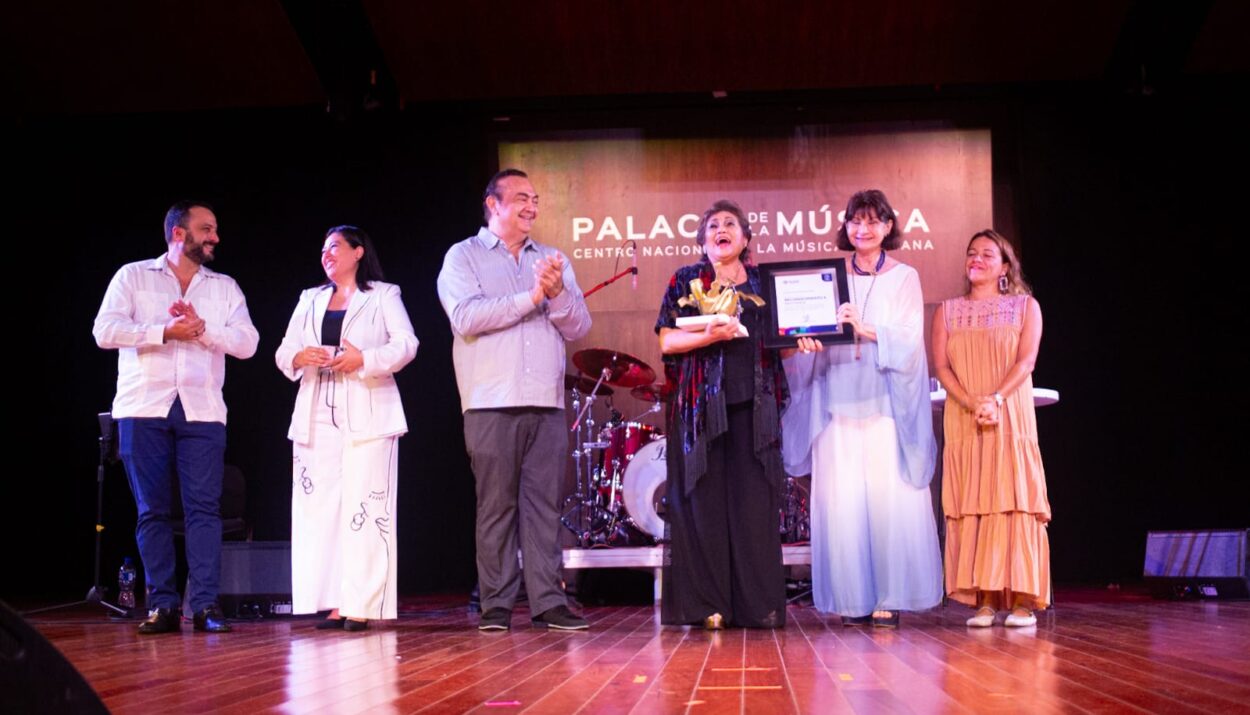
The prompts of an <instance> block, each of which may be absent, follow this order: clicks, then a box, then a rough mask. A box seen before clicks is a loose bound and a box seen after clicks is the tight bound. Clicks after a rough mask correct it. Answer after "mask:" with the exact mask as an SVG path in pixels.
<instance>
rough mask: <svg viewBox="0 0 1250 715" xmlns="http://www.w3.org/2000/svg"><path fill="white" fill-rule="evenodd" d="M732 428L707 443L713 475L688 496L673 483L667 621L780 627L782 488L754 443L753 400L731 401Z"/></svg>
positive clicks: (783, 613) (782, 617)
mask: <svg viewBox="0 0 1250 715" xmlns="http://www.w3.org/2000/svg"><path fill="white" fill-rule="evenodd" d="M728 419H729V429H728V430H727V431H726V432H725V433H724V434H723V435H721V436H720V437H718V438H716V439H714V440H712V442H711V444H709V445H708V453H707V473H706V474H704V475H703V477H702V478H700V479H699V481H698V483H697V484H696V486H695V488H694V490H693V491H692V492H690V493H689V494H686V493H685V490H684V489H681V488H679V487H678V486H677V485H675V484H672V483H670V485H669V489H668V509H667V516H668V520H669V536H670V539H671V542H670V546H669V552H668V561H667V563H666V565H665V568H664V588H663V603H662V606H661V619H662V621H663V622H664V623H665V624H668V625H687V624H701V623H703V619H705V618H707V617H708V616H710V615H712V614H714V613H719V614H721V615H722V616H724V618H725V621H726V622H727V623H728V624H729V625H733V626H741V627H745V628H778V627H781V626H784V625H785V620H786V584H785V571H784V569H783V567H782V565H781V531H780V528H779V527H780V516H779V502H780V486H779V485H775V484H772V483H770V481H769V479H768V477H767V475H766V474H765V471H764V465H763V464H762V463H761V462H760V460H759V459H758V458H756V456H755V452H754V449H753V447H752V443H753V439H752V426H753V422H752V404H751V403H750V402H744V403H742V404H738V405H730V406H729V407H728Z"/></svg>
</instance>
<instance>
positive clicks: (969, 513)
mask: <svg viewBox="0 0 1250 715" xmlns="http://www.w3.org/2000/svg"><path fill="white" fill-rule="evenodd" d="M964 275H965V277H966V278H967V280H968V292H967V294H966V295H964V296H963V297H962V298H952V299H951V300H948V301H945V302H943V303H942V305H941V306H940V307H939V308H938V310H937V313H936V314H935V315H934V316H933V360H934V365H935V367H936V370H937V377H938V379H939V380H941V381H942V386H943V387H945V388H946V414H945V422H944V425H945V433H946V450H945V454H944V455H943V458H942V466H943V469H942V506H943V509H944V511H945V512H946V592H947V594H949V595H950V597H951V598H952V599H953V600H956V601H959V602H960V603H965V604H967V605H969V606H973V607H975V608H976V609H977V612H976V613H975V614H974V615H973V616H972V617H971V618H969V619H968V625H969V626H971V627H974V628H985V627H989V626H992V625H993V624H994V616H995V612H996V611H1003V610H1007V609H1010V610H1011V612H1010V613H1009V614H1007V616H1006V618H1005V619H1004V622H1003V624H1004V625H1006V626H1031V625H1034V624H1036V623H1037V617H1036V616H1034V615H1033V610H1034V609H1044V608H1046V606H1047V605H1048V604H1049V603H1050V540H1049V538H1048V535H1047V533H1046V524H1047V523H1048V522H1049V521H1050V503H1049V502H1048V501H1047V498H1046V474H1045V472H1044V471H1043V469H1042V456H1041V452H1040V451H1039V450H1038V447H1037V417H1036V415H1035V414H1034V411H1033V377H1032V375H1033V364H1034V363H1035V362H1036V361H1037V350H1038V346H1039V345H1040V344H1041V341H1042V309H1041V307H1040V306H1038V304H1037V301H1036V300H1034V299H1033V298H1032V297H1031V296H1030V295H1029V286H1028V284H1027V283H1025V282H1024V277H1023V275H1022V274H1021V271H1020V262H1019V261H1018V260H1016V255H1015V251H1013V250H1012V248H1011V244H1010V243H1008V242H1007V240H1006V239H1005V238H1003V237H1002V236H1001V235H999V234H998V233H996V232H994V231H991V230H985V231H981V232H979V233H977V234H976V235H975V236H973V237H972V240H971V241H970V242H969V243H968V252H967V258H966V259H965V262H964Z"/></svg>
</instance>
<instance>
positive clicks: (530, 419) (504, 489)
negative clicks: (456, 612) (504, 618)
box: [464, 407, 568, 615]
mask: <svg viewBox="0 0 1250 715" xmlns="http://www.w3.org/2000/svg"><path fill="white" fill-rule="evenodd" d="M464 444H465V447H466V449H467V450H468V453H469V459H470V461H471V462H472V464H473V475H474V477H475V479H476V482H477V530H476V538H477V578H478V586H479V588H480V590H481V597H482V611H483V612H485V611H488V610H490V609H492V608H507V609H509V610H511V608H512V606H513V604H514V603H515V602H516V598H517V593H518V591H519V590H520V587H521V577H522V573H521V568H520V566H519V565H518V564H517V558H516V554H517V541H518V538H519V539H520V547H521V555H522V558H523V559H524V562H525V571H524V577H525V591H526V593H527V594H528V597H529V604H530V612H531V613H532V614H534V615H537V614H539V613H542V612H543V611H546V610H547V609H549V608H554V607H555V606H563V605H566V604H567V600H566V599H565V596H564V590H563V588H562V587H561V584H560V561H561V558H560V557H561V554H560V544H559V537H560V533H559V532H560V511H559V498H560V487H561V485H562V484H563V482H564V465H565V455H566V453H567V452H568V434H567V430H566V428H565V424H564V411H563V410H558V409H545V408H537V407H534V408H516V407H514V408H504V409H497V410H469V411H468V412H465V413H464Z"/></svg>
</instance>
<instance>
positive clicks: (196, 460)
mask: <svg viewBox="0 0 1250 715" xmlns="http://www.w3.org/2000/svg"><path fill="white" fill-rule="evenodd" d="M117 429H118V432H117V435H118V451H119V453H120V454H121V458H122V462H123V463H124V464H125V465H126V477H127V478H128V480H129V481H130V491H131V492H133V493H134V495H135V506H137V507H138V510H139V520H138V523H137V524H136V525H135V538H136V540H137V541H138V542H139V556H140V557H142V559H143V571H144V575H145V578H146V581H147V591H148V608H170V609H174V610H177V609H178V607H179V602H180V599H179V598H178V585H177V583H175V577H174V571H175V566H176V563H177V560H176V556H175V554H174V531H173V525H174V517H173V501H174V479H175V478H176V479H178V481H179V486H180V487H181V490H182V511H183V514H184V517H185V523H186V534H187V567H188V569H189V570H190V574H191V585H190V594H189V596H190V600H191V608H192V610H194V611H200V610H202V609H203V608H205V607H207V606H209V605H210V604H212V603H215V602H216V601H217V589H218V588H219V585H220V581H221V475H222V471H223V468H224V464H225V462H224V458H225V453H226V426H225V425H224V424H222V423H220V422H188V421H187V416H186V413H184V412H183V410H182V401H181V400H178V399H175V400H174V404H173V406H172V407H170V408H169V415H168V416H167V417H127V418H122V419H119V420H117ZM175 470H176V471H175Z"/></svg>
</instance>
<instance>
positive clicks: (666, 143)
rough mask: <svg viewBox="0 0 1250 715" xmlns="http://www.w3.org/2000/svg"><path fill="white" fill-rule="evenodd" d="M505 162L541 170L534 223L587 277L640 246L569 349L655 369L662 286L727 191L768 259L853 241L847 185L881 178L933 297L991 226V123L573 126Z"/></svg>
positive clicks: (943, 293) (504, 148)
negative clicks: (658, 129)
mask: <svg viewBox="0 0 1250 715" xmlns="http://www.w3.org/2000/svg"><path fill="white" fill-rule="evenodd" d="M499 165H500V166H501V167H516V168H520V169H523V170H525V171H526V172H528V173H529V174H530V178H531V180H532V181H533V183H534V186H535V188H536V190H537V192H538V194H539V196H540V204H539V205H540V213H539V218H538V222H537V223H536V224H535V228H534V234H533V235H534V237H535V238H536V239H538V240H539V241H542V242H544V243H548V244H551V245H554V246H556V247H558V248H560V249H561V250H562V251H564V252H565V253H566V254H567V255H568V256H569V258H570V260H571V261H572V263H573V267H574V270H575V271H576V273H577V279H578V282H579V283H580V284H581V286H582V288H583V289H587V288H589V287H591V286H593V285H595V284H596V283H599V282H600V281H602V280H605V279H607V278H608V277H610V276H612V275H613V274H615V273H616V272H618V271H620V270H622V269H624V268H626V267H628V266H630V265H631V262H632V261H634V260H637V265H638V269H639V275H638V280H637V285H638V287H637V289H636V290H635V289H634V288H633V287H632V282H631V280H630V279H629V278H625V279H624V280H621V281H619V282H617V283H615V284H614V285H612V286H609V287H607V288H605V289H603V290H601V291H600V292H598V293H596V294H595V295H593V296H591V297H590V298H588V304H589V306H590V310H591V313H592V315H593V316H594V328H593V329H592V330H591V332H590V335H588V336H587V337H586V338H584V339H583V340H581V341H578V343H576V344H574V345H572V346H570V347H571V349H570V354H572V352H574V351H576V350H578V349H581V348H584V347H601V348H613V349H618V350H622V351H624V352H627V353H630V354H632V355H634V356H636V357H639V358H641V359H643V360H645V361H647V362H648V363H650V364H651V365H652V366H653V367H655V368H656V369H657V372H662V371H661V365H660V354H659V347H658V344H657V341H656V338H655V333H654V324H655V319H656V313H657V311H658V309H659V304H660V299H661V297H662V295H663V292H664V290H665V288H666V286H667V284H668V281H669V278H670V276H671V275H672V273H673V271H674V270H675V269H676V268H677V267H678V266H681V265H684V264H687V263H693V262H695V261H697V260H698V259H699V256H700V254H701V249H700V248H699V246H698V244H697V243H696V240H695V229H696V227H697V226H698V223H699V218H700V215H701V214H702V212H703V211H704V210H705V209H707V208H708V207H709V206H710V205H711V204H712V203H713V202H715V201H716V200H718V199H730V200H732V201H735V202H737V203H738V205H739V206H741V207H742V209H743V210H744V211H745V212H747V214H748V218H749V220H750V223H751V229H752V231H753V232H754V234H755V237H754V239H753V240H752V241H751V244H750V248H751V251H752V253H753V255H754V260H755V261H757V262H759V263H768V262H776V261H797V260H809V259H818V258H828V257H834V256H843V255H846V254H845V253H843V252H841V251H838V250H837V248H836V236H837V231H838V228H839V226H841V223H842V219H843V217H842V216H841V212H842V210H843V208H845V206H846V202H847V199H849V198H850V196H851V194H853V193H855V192H856V191H859V190H862V189H869V188H876V189H881V190H882V191H884V192H885V194H886V196H887V197H889V199H890V203H891V204H893V206H894V208H895V210H896V211H897V212H898V215H897V216H896V217H895V221H896V222H897V224H898V226H899V228H900V230H901V231H902V232H903V233H902V235H903V243H902V246H901V247H900V248H899V249H898V250H896V251H895V252H894V253H893V255H894V256H895V257H896V258H898V259H899V260H901V261H903V262H904V263H907V264H910V265H912V266H914V267H915V268H916V269H917V270H919V272H920V277H921V282H922V285H923V287H924V296H925V302H926V303H936V302H938V301H941V300H942V299H944V298H948V297H951V296H954V295H958V294H960V293H961V292H962V290H963V285H962V283H963V278H962V275H963V274H962V270H963V268H962V267H963V255H964V250H965V247H966V246H967V243H968V239H969V237H970V236H971V235H972V234H973V233H975V232H976V231H978V230H980V229H982V228H988V227H991V226H993V198H992V177H991V166H990V133H989V131H988V130H962V129H961V130H924V131H884V130H883V131H873V130H864V129H861V130H857V131H849V130H847V129H846V128H839V127H830V126H804V127H797V128H795V129H794V130H793V132H792V133H791V134H790V135H789V136H776V135H773V136H758V137H737V138H648V137H647V136H646V135H645V133H644V132H642V131H639V130H616V131H606V132H605V131H596V132H587V133H561V134H558V135H547V136H541V137H535V138H527V139H524V140H520V139H511V140H505V141H501V142H500V143H499ZM635 252H636V255H635ZM570 371H573V369H572V367H571V365H570ZM625 411H626V412H628V410H625Z"/></svg>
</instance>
